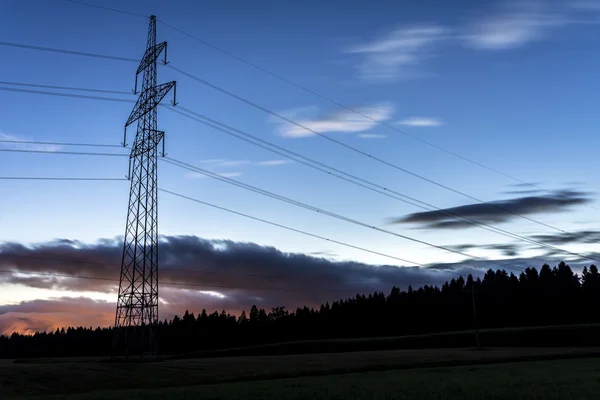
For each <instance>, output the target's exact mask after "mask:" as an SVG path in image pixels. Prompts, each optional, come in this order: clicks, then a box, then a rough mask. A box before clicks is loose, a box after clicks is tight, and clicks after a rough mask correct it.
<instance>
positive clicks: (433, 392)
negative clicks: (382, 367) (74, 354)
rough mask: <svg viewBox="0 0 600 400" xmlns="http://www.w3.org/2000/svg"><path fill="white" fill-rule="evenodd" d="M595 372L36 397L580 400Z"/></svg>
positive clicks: (570, 364)
mask: <svg viewBox="0 0 600 400" xmlns="http://www.w3.org/2000/svg"><path fill="white" fill-rule="evenodd" d="M599 374H600V359H575V360H560V361H538V362H521V363H507V364H496V365H483V366H470V367H452V368H424V369H412V370H404V371H398V370H396V371H386V372H369V373H359V374H344V375H330V376H321V377H301V378H292V379H279V380H269V381H253V382H238V383H226V384H217V385H203V386H186V387H177V388H160V389H134V390H121V391H98V392H93V393H85V394H78V395H74V396H66V395H59V396H44V397H36V398H37V399H77V400H84V399H109V400H113V399H124V398H127V399H140V400H142V399H148V400H153V399H168V398H177V399H178V400H186V399H207V400H208V399H211V400H216V399H223V400H234V399H286V400H298V399H312V400H326V399H327V400H330V399H339V400H341V399H344V400H352V399H356V400H380V399H381V400H383V399H389V400H391V399H407V400H408V399H411V400H413V399H414V400H442V399H459V400H460V399H486V400H488V399H489V400H491V399H511V400H525V399H527V400H536V399H540V400H541V399H544V400H546V399H547V400H559V399H560V400H570V399H572V400H574V399H582V400H584V399H596V398H598V393H600V379H599V376H600V375H599Z"/></svg>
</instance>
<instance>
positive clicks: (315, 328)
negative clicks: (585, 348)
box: [0, 262, 600, 358]
mask: <svg viewBox="0 0 600 400" xmlns="http://www.w3.org/2000/svg"><path fill="white" fill-rule="evenodd" d="M599 293H600V274H599V272H598V269H597V268H596V266H594V265H592V266H591V267H590V268H589V269H588V268H587V267H585V268H584V269H583V271H582V273H581V275H580V276H579V275H577V274H575V273H574V272H573V271H572V269H571V268H570V267H569V266H568V265H567V264H565V263H564V262H561V263H560V264H559V265H558V266H555V267H553V268H551V267H550V266H549V265H547V264H545V265H544V266H542V268H541V269H540V270H539V272H538V271H537V269H535V268H527V269H525V270H524V271H523V272H522V273H520V274H519V275H518V276H517V275H515V274H513V273H507V272H506V271H505V270H500V269H498V270H495V271H494V270H492V269H489V270H488V271H487V272H486V273H485V274H484V276H483V277H482V278H476V279H474V278H473V277H472V276H471V275H469V276H468V277H467V278H466V279H464V278H463V277H462V276H461V277H459V278H455V279H452V280H450V281H447V282H445V283H444V284H443V285H441V286H429V285H425V286H422V287H419V288H412V287H411V286H409V287H408V288H407V289H406V290H400V289H399V288H398V287H393V288H392V289H391V291H390V293H389V294H387V295H386V294H384V293H382V292H374V293H370V294H368V295H364V294H357V295H356V296H354V297H352V298H347V299H342V300H338V301H334V302H333V303H331V304H329V303H326V304H323V305H321V306H320V307H319V308H309V307H306V306H305V307H302V308H297V309H296V310H292V311H289V310H287V309H286V308H285V307H283V306H281V307H276V308H273V309H271V310H265V309H259V308H258V307H257V306H252V308H251V309H250V310H249V312H248V313H246V311H244V312H242V314H241V315H240V316H239V317H236V316H235V315H231V314H229V313H227V312H226V311H225V310H223V311H221V312H220V313H219V312H217V311H215V312H213V313H207V311H206V310H202V311H201V312H200V313H198V314H197V315H195V314H194V313H192V312H189V311H186V312H185V314H184V315H183V316H181V317H179V316H175V317H174V318H173V319H172V320H171V321H166V320H165V321H161V322H160V323H159V325H158V327H157V329H156V332H157V336H158V343H159V346H160V352H161V353H163V354H165V353H185V352H191V351H202V350H213V349H221V348H231V347H242V346H251V345H259V344H268V343H277V342H284V341H299V340H314V339H334V338H369V337H380V336H401V335H414V334H424V333H435V332H450V331H457V330H469V329H473V328H474V324H475V323H476V324H477V325H478V327H479V328H502V327H522V326H545V325H569V324H581V323H596V322H600V313H598V310H599V309H600V308H599V306H600V296H599ZM473 300H474V301H473ZM473 303H475V306H476V307H475V308H476V320H475V318H474V313H473V309H474V307H473ZM112 343H113V330H112V328H96V329H93V328H84V327H77V328H74V327H69V328H67V329H64V328H62V329H57V330H56V331H55V332H38V333H36V334H34V335H22V334H19V333H13V334H12V335H11V336H9V337H6V336H0V358H17V357H55V356H80V355H109V354H111V348H112Z"/></svg>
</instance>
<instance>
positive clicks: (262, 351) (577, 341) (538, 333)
mask: <svg viewBox="0 0 600 400" xmlns="http://www.w3.org/2000/svg"><path fill="white" fill-rule="evenodd" d="M599 335H600V324H580V325H558V326H538V327H518V328H501V329H498V328H496V329H482V330H481V331H480V341H481V343H483V344H484V345H485V346H488V347H560V346H573V345H577V346H582V347H586V346H588V347H589V346H596V344H597V343H596V341H595V340H596V339H595V338H597V337H598V336H599ZM474 345H475V335H474V332H473V330H468V331H454V332H440V333H431V334H420V335H407V336H391V337H374V338H357V339H329V340H305V341H297V342H283V343H273V344H266V345H259V346H248V347H238V348H229V349H221V350H208V351H199V352H191V353H184V354H175V355H171V356H169V358H172V359H185V358H200V357H232V356H257V355H285V354H307V353H337V352H340V353H347V352H351V351H377V350H399V349H421V348H423V349H431V348H453V347H470V346H474Z"/></svg>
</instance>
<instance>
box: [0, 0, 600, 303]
mask: <svg viewBox="0 0 600 400" xmlns="http://www.w3.org/2000/svg"><path fill="white" fill-rule="evenodd" d="M93 4H101V5H103V6H105V7H114V8H118V9H121V10H125V11H131V12H135V13H140V14H143V15H149V14H155V15H157V17H158V19H159V21H165V22H167V23H169V24H171V25H173V26H175V27H177V28H178V29H181V30H183V31H185V32H188V33H189V34H191V35H193V36H196V37H197V38H201V39H203V40H205V41H207V42H208V43H211V44H213V45H215V46H218V47H220V48H222V49H225V50H227V51H229V52H231V53H233V54H235V55H237V56H239V57H241V58H243V59H245V60H247V61H249V62H252V63H255V64H257V65H259V66H261V67H263V68H265V69H268V70H269V71H272V72H274V73H277V74H279V75H281V76H283V77H285V78H286V79H289V80H290V81H293V82H295V83H297V84H299V85H302V86H306V87H308V88H310V89H312V90H314V91H316V92H318V93H320V94H322V95H324V96H326V97H329V98H331V99H334V100H336V101H338V102H340V103H342V104H344V105H347V106H349V107H352V108H354V109H358V110H361V111H362V112H363V113H366V114H367V115H369V116H371V117H372V118H374V119H378V120H382V121H384V122H385V123H386V124H389V125H392V126H394V127H397V128H398V129H401V130H402V131H404V132H407V133H409V134H411V135H415V136H417V137H419V138H422V139H423V140H426V141H428V142H431V143H434V144H435V145H438V146H440V147H443V148H445V149H447V150H449V151H452V152H456V153H459V154H460V155H462V156H464V157H467V158H470V159H472V160H475V161H478V162H481V163H483V164H485V165H487V166H489V167H491V168H494V169H498V170H500V171H502V172H504V173H506V174H508V175H512V176H515V177H518V178H519V179H522V180H525V181H528V182H532V183H536V185H539V186H541V187H543V188H546V189H549V190H565V189H570V190H576V191H578V192H580V193H583V194H585V197H586V201H587V205H591V206H598V201H597V198H596V194H595V188H596V187H597V185H598V183H599V182H598V178H597V177H596V174H594V173H593V172H594V171H596V170H597V166H598V163H597V157H596V154H597V147H598V144H599V143H598V142H599V139H598V138H597V137H598V136H597V134H596V132H597V129H598V120H597V117H596V115H597V113H596V110H595V108H596V107H597V104H598V101H599V100H600V91H598V90H597V88H596V86H597V85H596V83H597V82H598V80H597V76H596V75H597V71H598V70H599V67H600V60H599V59H598V57H595V55H594V54H595V53H594V45H593V44H594V38H595V37H596V36H597V35H598V33H599V31H600V24H598V22H600V19H599V18H600V3H598V2H592V1H580V2H567V1H537V2H527V3H525V2H477V1H460V2H453V3H452V5H451V6H450V5H449V3H447V2H442V1H423V2H419V3H415V2H406V1H404V2H391V1H390V2H380V3H378V4H377V6H374V4H373V3H372V2H367V1H352V2H348V1H343V2H342V1H331V2H326V3H323V2H313V1H306V2H296V3H290V2H274V1H271V2H266V1H263V2H251V3H250V2H241V1H233V2H211V3H200V2H175V3H173V2H169V3H168V2H159V1H146V2H144V4H143V5H141V4H140V3H137V2H133V1H129V2H122V1H109V0H107V1H103V2H99V1H95V2H93ZM146 31H147V21H146V20H145V19H144V18H140V17H136V16H132V15H126V14H120V13H115V12H112V11H107V10H102V9H98V8H91V7H86V6H82V5H78V4H73V3H70V2H66V1H59V0H55V1H41V0H38V1H33V0H19V1H5V2H3V3H2V12H1V13H0V37H2V40H3V41H5V42H14V43H21V44H27V45H34V46H46V47H53V48H60V49H68V50H75V51H84V52H93V53H101V54H109V55H115V56H121V57H131V58H136V59H137V58H140V57H141V55H142V54H143V52H144V49H145V39H146ZM164 40H166V41H168V43H169V45H168V56H169V60H170V62H171V63H172V64H171V65H173V66H175V67H177V68H180V69H182V70H185V71H187V72H190V73H192V74H194V75H196V76H198V77H200V78H202V79H205V80H207V81H209V82H211V83H213V84H215V85H218V86H221V87H223V88H225V89H227V90H230V91H232V92H234V93H236V94H237V95H239V96H242V97H245V98H248V99H250V100H252V101H254V102H256V103H258V104H260V105H261V106H264V107H266V108H269V109H271V110H273V111H276V112H278V113H281V114H283V115H286V116H289V117H291V118H292V119H294V120H296V121H299V122H301V123H302V124H304V125H306V126H309V127H311V128H313V129H314V130H316V131H319V132H322V133H325V134H327V135H329V136H331V137H333V138H335V139H337V140H340V141H343V142H344V143H347V144H349V145H351V146H355V147H357V148H360V149H362V150H364V151H366V152H369V153H372V154H375V155H377V156H378V157H381V158H383V159H385V160H388V161H391V162H393V163H395V164H397V165H399V166H401V167H403V168H406V169H409V170H411V171H413V172H415V173H418V174H421V175H424V176H425V177H427V178H430V179H434V180H436V181H438V182H440V183H443V184H444V185H447V186H450V187H452V188H454V189H457V190H460V191H463V192H466V193H468V194H470V195H472V196H475V197H477V198H480V199H483V200H485V201H496V200H505V199H510V198H518V197H525V196H526V194H514V193H513V194H508V193H505V192H507V191H511V190H512V191H514V190H517V188H515V187H513V186H511V185H514V184H515V183H516V182H515V181H513V180H511V179H509V178H506V177H503V176H501V175H498V174H495V173H493V172H490V171H488V170H486V169H483V168H480V167H477V166H475V165H473V164H470V163H468V162H465V161H463V160H460V159H458V158H456V157H453V156H451V155H449V154H447V153H444V152H441V151H439V150H436V149H434V148H432V147H429V146H427V145H424V144H422V143H419V142H418V141H416V140H413V139H411V138H409V137H406V136H404V135H402V134H401V133H398V132H395V131H393V130H391V129H389V128H386V127H384V126H380V125H378V124H376V123H374V122H373V121H371V120H367V119H364V118H362V117H360V116H357V115H353V114H352V113H349V112H344V111H343V110H341V109H340V108H339V107H337V106H335V105H333V104H331V103H329V102H327V101H325V100H323V99H320V98H318V97H315V96H313V95H311V94H309V93H306V92H304V91H302V90H300V89H298V88H296V87H293V86H292V85H289V84H287V83H285V82H282V81H280V80H277V79H275V78H273V77H272V76H269V75H268V74H265V73H264V72H261V71H258V70H256V69H254V68H252V67H250V66H248V65H246V64H244V63H241V62H239V61H237V60H235V59H233V58H232V57H230V56H227V55H225V54H223V53H220V52H219V51H216V50H214V49H212V48H210V47H207V46H205V45H203V44H201V43H199V42H198V41H195V40H194V39H191V38H189V37H186V36H185V35H182V34H181V33H180V32H177V31H174V30H172V29H170V28H169V27H167V26H165V25H164V24H162V23H159V24H158V41H164ZM0 52H1V54H2V60H3V62H2V63H0V76H2V79H1V80H2V81H8V82H21V83H34V84H45V85H61V86H73V87H85V88H97V89H106V90H117V91H129V90H130V89H131V88H132V86H133V82H134V72H135V69H136V64H135V63H129V62H122V61H111V60H105V59H96V58H87V57H80V56H72V55H64V54H55V53H48V52H42V51H32V50H25V49H20V48H13V47H7V46H0ZM169 80H177V97H178V101H179V102H180V104H181V105H182V106H185V107H186V108H189V109H191V110H194V111H197V112H200V113H202V114H204V115H207V116H209V117H211V118H214V119H217V120H219V121H222V122H224V123H227V124H229V125H232V126H234V127H236V128H239V129H242V130H244V131H246V132H248V133H251V134H253V135H256V136H259V137H261V138H264V139H267V140H269V141H272V142H274V143H276V144H278V145H280V146H284V147H287V148H289V149H292V150H294V151H296V152H298V153H301V154H303V155H306V156H309V157H311V158H314V159H316V160H319V161H321V162H324V163H327V164H329V165H332V166H335V167H336V168H339V169H342V170H344V171H347V172H350V173H353V174H356V175H358V176H360V177H361V178H364V179H368V180H371V181H373V182H376V183H378V184H381V185H383V186H386V187H390V188H393V189H394V190H397V191H399V192H402V193H406V194H408V195H411V196H413V197H417V198H419V199H422V200H425V201H427V202H429V203H432V204H434V205H435V206H437V207H441V208H448V207H456V206H461V205H469V204H472V203H474V202H473V201H472V200H469V199H466V198H464V197H461V196H459V195H457V194H456V193H452V192H449V191H446V190H444V189H442V188H440V187H436V186H434V185H431V184H430V183H427V182H424V181H422V180H419V179H416V178H414V177H411V176H409V175H406V174H404V173H402V172H400V171H397V170H394V169H392V168H390V167H388V166H385V165H382V164H380V163H377V162H375V161H372V160H369V159H367V158H365V157H362V156H359V155H357V154H355V153H352V152H350V151H348V150H347V149H344V148H342V147H340V146H337V145H335V144H332V143H329V142H327V141H326V140H324V139H323V138H320V137H316V136H314V135H310V134H309V132H306V131H303V130H302V129H300V128H298V127H294V126H290V125H289V124H285V123H282V122H281V121H277V120H276V119H275V118H274V117H273V116H269V115H268V114H265V113H264V112H262V111H260V110H257V109H254V108H251V107H249V106H247V105H245V104H243V103H241V102H239V101H237V100H235V99H233V98H231V97H228V96H226V95H223V94H222V93H218V92H216V91H214V90H212V89H210V88H208V87H206V86H203V85H201V84H199V83H197V82H195V81H193V80H190V79H188V78H186V77H184V76H182V75H180V74H177V73H176V72H175V71H173V70H171V69H168V68H165V67H159V81H160V82H166V81H169ZM0 86H2V87H9V85H6V84H0ZM106 96H109V97H120V98H130V99H132V100H133V99H135V97H134V96H133V95H112V94H111V95H106ZM167 99H169V97H168V98H167ZM0 102H1V104H2V118H1V119H0V135H3V137H4V138H5V139H6V138H9V139H10V138H16V139H24V140H39V141H65V142H91V143H105V144H118V143H119V142H120V141H121V140H122V127H123V124H124V122H125V120H126V119H127V116H128V115H129V112H130V110H131V105H130V104H126V103H110V102H101V101H92V100H82V99H72V98H62V97H53V96H41V95H32V94H24V93H15V92H4V91H0ZM159 128H160V129H162V130H165V131H166V137H167V141H166V146H167V151H168V153H169V155H170V156H171V157H174V158H177V159H179V160H182V161H186V162H189V163H191V164H194V165H198V166H200V167H202V168H207V169H210V170H212V171H214V172H217V173H223V174H226V175H227V176H230V177H233V178H234V179H239V180H240V181H243V182H245V183H248V184H252V185H256V186H259V187H261V188H264V189H267V190H270V191H273V192H276V193H279V194H282V195H285V196H289V197H291V198H294V199H297V200H300V201H303V202H307V203H310V204H313V205H315V206H318V207H322V208H325V209H328V210H332V211H335V212H338V213H340V214H343V215H346V216H349V217H352V218H355V219H358V220H361V221H364V222H367V223H369V224H373V225H377V226H382V227H385V228H386V229H390V230H394V231H397V232H401V233H403V234H406V235H409V236H413V237H416V238H419V239H423V240H427V241H430V242H433V243H436V244H441V245H460V244H465V243H469V244H476V245H478V246H476V247H473V248H472V249H471V250H470V252H471V253H472V254H476V255H479V256H483V257H491V258H504V257H505V256H504V255H502V254H501V253H499V252H498V251H497V250H489V249H485V248H484V246H486V245H489V244H501V243H506V242H510V240H509V239H507V238H504V237H502V236H498V235H495V234H493V233H490V232H486V231H483V230H480V229H477V228H468V229H451V230H449V229H429V228H424V227H423V226H420V225H419V224H396V225H390V224H389V221H390V219H392V218H402V217H405V216H407V215H409V214H411V213H416V212H419V211H421V210H419V209H416V208H414V207H412V206H410V205H407V204H404V203H400V202H397V201H395V200H393V199H390V198H386V197H383V196H380V195H378V194H376V193H372V192H368V191H365V190H363V189H361V188H358V187H356V186H353V185H350V184H348V183H345V182H342V181H340V180H337V179H334V178H332V177H329V176H326V175H324V174H321V173H318V172H316V171H314V170H311V169H309V168H307V167H305V166H303V165H300V164H298V163H283V162H278V161H280V160H284V158H283V157H281V156H277V155H274V154H272V153H269V152H266V151H264V150H262V149H260V148H257V147H253V146H251V145H249V144H247V143H244V142H242V141H240V140H238V139H235V138H231V137H229V136H227V135H224V134H223V133H220V132H217V131H213V130H211V129H210V128H208V127H206V126H203V125H201V124H198V123H196V122H194V121H191V120H188V119H185V118H183V117H181V116H179V115H176V114H174V113H170V112H167V111H166V110H163V109H161V110H160V111H159ZM134 131H135V129H133V127H132V129H130V131H129V134H130V135H132V134H133V133H134ZM0 139H1V138H0ZM0 145H1V144H0ZM9 146H12V147H14V146H13V145H7V144H5V145H3V147H4V148H7V147H9ZM21 148H22V147H21ZM62 150H76V151H77V150H82V149H78V148H63V149H62ZM87 150H90V151H96V150H98V151H105V150H106V151H108V152H125V150H122V149H87ZM0 170H1V171H2V173H1V174H0V175H4V176H80V177H114V178H120V177H123V176H124V175H125V174H126V172H127V161H126V158H125V157H83V156H67V155H43V154H42V155H40V154H19V153H14V154H13V153H0ZM0 185H2V190H1V193H2V195H1V196H0V221H1V225H2V228H3V229H2V230H0V241H14V242H20V243H24V244H33V243H39V242H45V241H49V240H53V239H58V238H68V239H73V240H80V241H83V242H87V243H92V242H95V241H96V240H98V239H101V238H114V237H116V236H119V235H122V232H123V231H124V223H125V213H126V207H127V197H128V189H129V188H128V182H125V181H120V182H79V183H77V182H76V183H73V182H30V181H0ZM160 186H161V187H163V188H165V189H169V190H173V191H177V192H180V193H182V194H186V195H189V196H192V197H196V198H199V199H201V200H204V201H208V202H212V203H216V204H219V205H222V206H225V207H230V208H233V209H236V210H238V211H241V212H247V213H250V214H252V215H255V216H257V217H262V218H266V219H270V220H273V221H276V222H278V223H283V224H287V225H290V226H293V227H295V228H298V229H304V230H307V231H310V232H313V233H316V234H319V235H322V236H326V237H330V238H334V239H336V240H341V241H347V242H349V243H352V244H356V245H360V246H364V247H367V248H370V249H373V250H376V251H380V252H384V253H389V254H393V255H395V256H398V257H403V258H407V259H411V260H414V261H417V262H420V263H438V262H453V261H458V260H460V259H461V257H460V256H457V255H452V254H449V253H447V252H443V251H440V250H436V249H429V248H427V247H426V246H423V245H421V244H416V243H411V242H408V241H404V240H401V239H399V238H395V237H391V236H388V235H384V234H381V233H377V232H373V231H369V230H367V229H365V228H362V227H359V226H354V225H350V224H347V223H344V222H341V221H336V220H332V219H329V218H327V217H325V216H322V215H317V214H314V213H311V212H309V211H306V210H301V209H297V208H295V207H293V206H290V205H286V204H281V203H279V202H276V201H275V200H272V199H268V198H265V197H262V196H260V195H258V194H253V193H249V192H246V191H243V190H241V189H239V188H235V187H232V186H229V185H227V184H225V183H221V182H218V181H214V180H212V179H210V178H197V177H192V176H190V174H189V173H188V172H186V171H184V170H182V169H179V168H176V167H173V166H170V165H167V164H164V163H163V164H161V165H160ZM522 189H531V188H521V190H522ZM531 195H532V196H543V195H547V194H546V193H543V192H538V193H534V194H531ZM597 212H598V211H597V210H594V209H592V208H589V207H585V206H583V205H579V206H565V207H563V208H560V207H558V208H555V209H552V210H551V211H548V210H545V211H539V210H536V211H535V212H534V213H533V214H531V215H530V216H531V217H532V218H535V219H536V220H538V221H541V222H544V223H547V224H550V225H552V226H555V227H559V228H560V229H563V230H565V231H569V232H578V231H583V230H595V229H597V226H596V224H595V223H594V222H593V221H594V220H595V216H596V215H597ZM498 226H500V227H502V229H505V230H508V231H511V232H515V233H518V234H522V235H527V236H531V235H540V234H548V233H553V232H552V231H551V230H549V229H548V228H544V227H542V226H540V225H537V224H535V223H532V222H531V221H526V220H523V219H519V218H508V219H507V220H506V221H503V222H501V223H499V224H498ZM160 229H161V233H162V234H165V235H182V234H186V235H196V236H199V237H202V238H206V239H230V240H233V241H240V242H246V241H249V242H254V243H257V244H260V245H270V246H275V247H277V248H278V249H280V250H282V251H286V252H301V253H312V252H331V253H332V254H331V257H332V258H334V259H336V260H356V261H359V262H364V263H369V264H381V263H389V262H390V260H389V259H385V258H383V257H378V256H374V255H370V254H366V253H363V252H360V251H357V250H350V249H346V248H343V247H341V246H337V245H334V244H331V243H326V242H323V241H320V240H317V239H311V238H308V237H304V236H301V235H298V234H294V233H291V232H286V231H281V230H280V229H278V228H276V227H270V226H266V225H263V224H261V223H259V222H253V221H249V220H246V219H243V218H241V217H238V216H234V215H229V214H227V213H223V212H220V211H216V210H213V209H210V208H206V207H204V206H200V205H197V204H194V203H191V202H188V201H186V200H182V199H178V198H174V197H171V196H169V195H167V194H161V195H160ZM554 233H556V232H554ZM563 247H564V248H568V249H570V250H572V251H581V252H585V251H591V250H592V249H593V248H592V247H591V246H590V245H585V244H582V243H569V244H565V246H563ZM520 254H521V256H526V255H527V256H530V255H535V254H541V253H540V251H537V252H531V251H530V252H527V251H525V250H524V249H523V251H522V252H521V253H520ZM0 300H1V299H0Z"/></svg>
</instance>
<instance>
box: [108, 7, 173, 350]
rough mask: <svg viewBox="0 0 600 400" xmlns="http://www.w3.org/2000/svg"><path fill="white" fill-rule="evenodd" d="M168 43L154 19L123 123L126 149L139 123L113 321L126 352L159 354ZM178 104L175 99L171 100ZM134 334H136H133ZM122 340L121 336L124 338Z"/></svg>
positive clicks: (132, 158)
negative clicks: (160, 117) (161, 76)
mask: <svg viewBox="0 0 600 400" xmlns="http://www.w3.org/2000/svg"><path fill="white" fill-rule="evenodd" d="M163 51H164V63H165V64H166V63H167V43H166V42H163V43H160V44H158V45H157V44H156V17H155V16H151V17H150V26H149V29H148V43H147V46H146V52H145V53H144V56H143V58H142V61H141V62H140V65H139V67H138V69H137V71H136V77H135V90H134V92H135V93H136V94H137V84H138V75H139V74H140V73H143V83H142V89H141V92H140V95H139V98H138V100H137V102H136V104H135V106H134V107H133V110H132V111H131V114H130V115H129V118H128V119H127V122H126V123H125V133H124V138H123V146H127V144H126V139H127V127H128V126H129V125H131V124H133V123H134V122H136V121H137V132H136V136H135V140H134V142H133V144H132V146H131V155H130V158H129V175H128V178H129V179H130V181H131V189H130V194H129V207H128V209H127V225H126V228H125V239H124V243H123V258H122V262H121V279H120V283H119V295H118V299H117V311H116V317H115V346H116V344H117V342H119V340H118V339H117V337H118V336H121V334H123V333H124V339H125V340H124V345H125V349H126V353H127V354H129V353H130V351H131V350H133V351H135V352H138V351H139V354H140V355H142V354H143V353H144V352H150V353H156V354H158V347H157V338H156V332H155V327H156V325H157V323H158V201H157V200H158V186H157V179H158V175H157V163H158V145H159V144H160V142H161V140H162V142H163V143H162V144H163V151H162V153H163V155H164V132H161V131H159V130H158V129H157V108H156V107H157V106H158V104H159V103H160V101H161V100H162V99H163V98H164V97H165V96H166V94H167V93H168V92H169V91H170V90H171V89H173V94H174V95H175V82H174V81H173V82H168V83H164V84H161V85H157V84H156V80H157V77H156V75H157V74H156V62H157V59H158V57H159V55H160V54H161V53H162V52H163ZM172 104H173V105H175V104H176V103H175V97H174V100H173V101H172ZM131 330H133V332H130V331H131ZM121 337H122V336H121Z"/></svg>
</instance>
